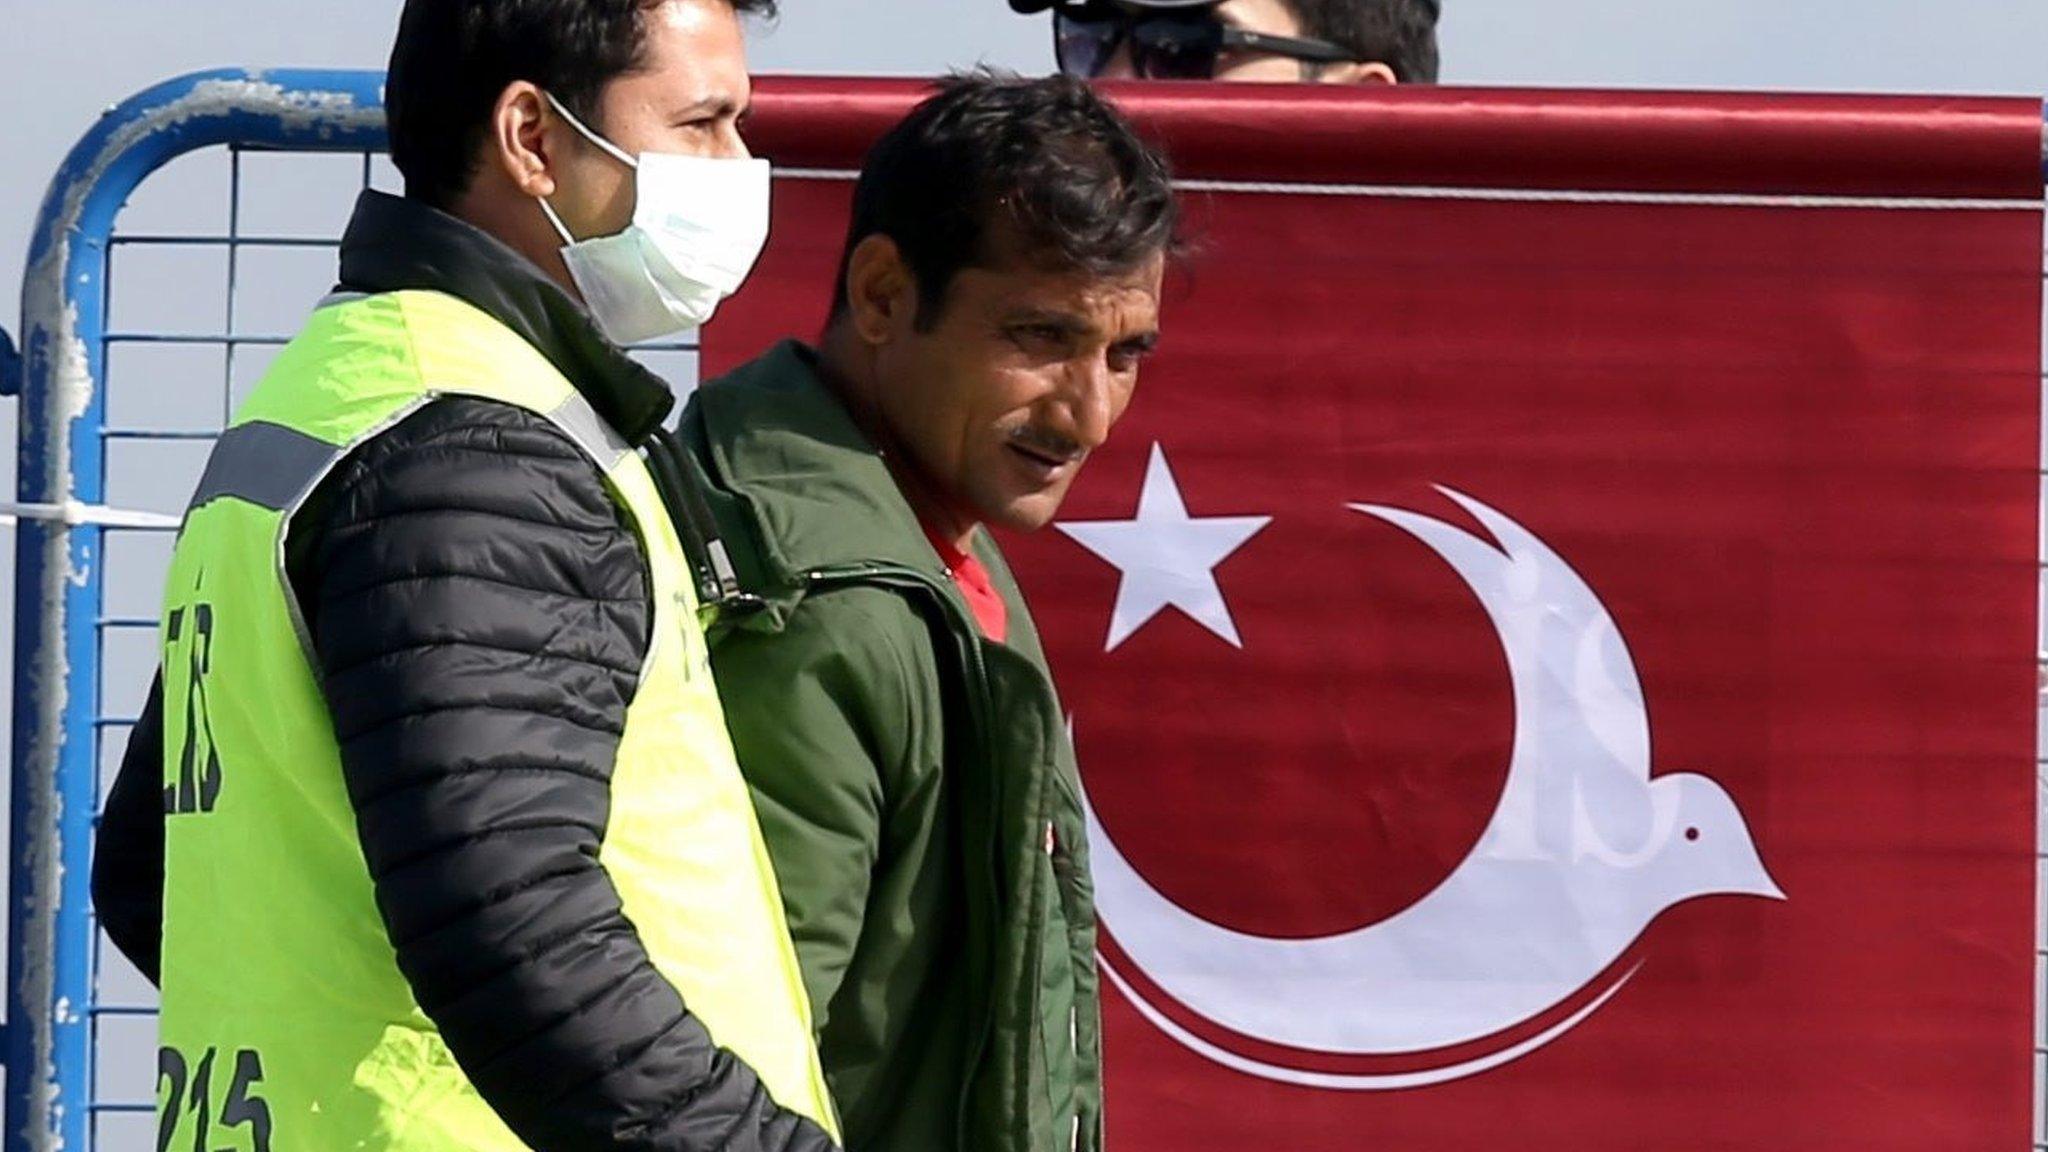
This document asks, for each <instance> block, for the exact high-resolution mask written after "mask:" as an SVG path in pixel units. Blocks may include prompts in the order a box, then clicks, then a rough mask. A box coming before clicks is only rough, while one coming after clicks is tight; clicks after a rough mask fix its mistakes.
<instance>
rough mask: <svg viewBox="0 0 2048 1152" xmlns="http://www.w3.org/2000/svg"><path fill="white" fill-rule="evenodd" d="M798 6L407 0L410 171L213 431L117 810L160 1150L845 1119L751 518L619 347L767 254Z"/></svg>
mask: <svg viewBox="0 0 2048 1152" xmlns="http://www.w3.org/2000/svg"><path fill="white" fill-rule="evenodd" d="M769 7H771V5H770V4H769V3H768V2H766V0H653V2H650V0H517V2H512V0H409V2H408V3H407V4H406V6H405V12H404V16H403V18H402V23H401V26H400V30H399V35H398V42H397V46H396V49H395V51H394V53H393V57H392V62H391V74H390V81H389V88H388V104H389V110H390V116H391V140H392V153H393V159H394V160H395V161H396V163H397V165H398V167H399V169H400V170H401V171H402V172H403V173H404V175H405V178H406V195H405V196H404V197H403V198H399V197H392V196H386V195H382V194H379V193H375V192H369V193H365V194H364V196H363V198H362V200H361V201H360V203H359V205H358V207H357V210H356V214H355V217H354V219H353V220H352V221H351V222H350V224H349V228H348V232H347V235H346V236H345V238H344V240H343V244H342V251H341V276H340V282H341V290H340V291H339V292H337V294H336V295H335V296H333V297H331V298H330V299H329V300H327V301H326V302H324V303H322V304H321V305H320V306H319V308H318V309H317V310H316V311H315V312H314V313H313V315H312V318H311V319H310V321H309V322H308V324H307V326H306V328H305V329H304V331H303V332H302V333H301V334H300V335H299V336H298V337H297V338H296V339H295V340H293V341H292V342H291V344H289V345H288V346H287V347H286V348H285V349H284V350H283V351H282V352H281V353H280V355H279V356H278V358H277V360H276V362H275V363H274V365H273V366H272V367H271V369H270V371H269V372H268V374H267V375H266V377H265V378H264V380H263V381H262V382H261V383H260V384H259V385H258V386H257V388H256V390H255V392H254V394H253V395H252V396H251V397H250V398H249V399H248V401H247V402H246V403H245V404H244V405H243V407H242V409H241V411H240V412H239V413H237V415H236V417H235V419H234V422H233V423H232V425H231V426H230V427H229V428H228V429H226V430H225V432H224V433H223V435H222V436H221V439H220V441H219V443H218V445H217V446H216V448H215V450H214V453H213V455H212V458H211V459H210V460H209V462H208V465H207V469H206V473H205V476H204V478H203V479H202V481H201V482H200V485H199V490H198V492H197V493H196V494H195V495H194V497H193V500H192V503H191V508H190V511H189V512H188V513H187V516H186V519H185V524H184V528H183V530H182V532H181V533H180V536H179V539H178V543H177V547H176V551H175V553H174V555H173V557H172V562H171V568H170V576H169V581H168V587H167V589H166V595H165V605H164V611H163V617H162V621H161V624H162V632H161V640H162V658H163V666H162V672H161V675H160V677H159V682H158V685H157V688H156V689H155V690H154V691H153V692H152V694H151V703H150V706H149V708H148V709H147V712H146V715H145V716H144V719H143V723H142V725H141V726H140V727H138V729H137V730H136V732H135V734H134V736H133V738H132V740H131V744H130V748H129V754H128V756H127V758H126V761H125V762H124V765H123V769H122V773H121V778H120V780H119V781H118V782H117V784H116V787H115V791H114V795H113V796H112V798H111V799H110V801H109V807H108V813H107V816H106V821H105V824H104V826H103V830H102V833H101V839H100V844H99V854H98V858H97V861H96V864H95V876H94V892H95V898H96V900H97V902H98V904H99V908H100V912H101V915H102V919H103V921H104V923H105V925H106V927H107V929H108V931H109V933H110V934H111V935H112V937H113V938H114V940H115V942H116V943H117V944H118V945H119V946H120V947H121V949H122V950H123V951H124V952H126V953H127V954H128V955H129V956H130V957H131V958H133V959H134V960H135V961H136V963H137V964H138V965H139V966H141V967H142V968H143V969H144V970H145V971H146V972H148V973H150V974H151V975H152V976H155V977H157V978H158V979H159V982H160V984H161V986H162V989H163V1018H162V1048H161V1051H160V1054H159V1062H158V1071H159V1077H158V1115H159V1132H160V1139H159V1144H161V1145H162V1146H166V1147H168V1146H171V1145H172V1143H173V1142H175V1143H176V1146H178V1147H184V1146H186V1145H187V1144H190V1145H191V1146H193V1147H199V1148H205V1149H222V1148H232V1149H237V1150H243V1152H269V1150H272V1149H275V1150H277V1152H343V1150H359V1149H360V1150H391V1152H458V1150H460V1152H513V1150H518V1149H529V1148H530V1149H535V1150H537V1152H579V1150H585V1149H590V1150H595V1149H606V1150H613V1149H631V1150H645V1152H657V1150H658V1152H690V1150H703V1152H713V1150H718V1152H825V1150H828V1149H832V1148H834V1147H836V1141H837V1133H836V1121H835V1118H834V1116H833V1112H832V1107H831V1104H830V1102H829V1099H828V1097H827V1094H826V1090H825V1087H824V1081H823V1078H822V1076H821V1074H820V1071H819V1066H818V1059H817V1055H816V1051H815V1049H814V1046H813V1042H812V1038H811V1022H810V1016H809V1008H808V1005H807V1002H806V1000H805V995H804V986H803V982H802V979H801V976H800V974H799V972H798V970H797V964H796V957H795V953H794V950H793V948H792V946H791V943H790V939H789V933H788V929H787V926H786V924H785V922H784V919H783V912H782V906H781V903H780V900H779V898H778V896H777V892H776V887H775V879H774V875H773V872H772V869H771V867H770V865H769V863H768V857H767V854H766V851H765V849H764V847H763V843H762V839H761V833H760V830H759V827H758V825H757V823H756V820H755V817H754V812H753V808H752V806H751V803H750V800H749V797H748V793H747V789H746V786H745V783H744V782H743V781H742V779H741V777H740V775H739V773H738V769H737V767H736V766H735V764H734V761H733V754H732V749H731V746H730V744H729V742H728V740H727V737H726V732H725V727H724V723H723V720H722V718H721V714H720V709H719V702H718V698H717V695H716V692H715V690H714V689H713V687H712V682H711V677H710V673H709V668H708V665H707V663H706V659H705V647H704V641H703V635H702V632H701V627H700V622H699V620H698V618H697V613H698V605H699V596H698V589H699V587H700V586H701V582H700V578H699V576H700V574H699V573H698V572H697V571H696V570H695V569H694V568H693V566H692V559H691V558H692V557H693V556H698V557H708V556H714V555H718V554H720V553H719V550H718V549H717V548H715V547H709V546H706V547H699V548H695V549H686V548H685V542H684V537H686V536H688V535H691V534H693V533H694V532H696V531H698V530H699V529H700V528H703V529H705V530H708V522H707V521H706V520H705V519H703V518H701V517H695V516H693V515H692V514H691V510H692V507H693V504H696V503H697V502H696V501H693V500H692V498H691V497H690V494H689V493H688V492H687V491H685V490H682V489H680V488H678V487H677V486H676V485H674V484H670V483H664V482H663V481H662V480H661V479H658V478H657V477H656V476H655V475H654V474H653V473H652V472H650V470H649V468H648V466H647V464H646V463H645V461H644V458H643V456H642V454H641V451H640V450H641V448H642V447H643V446H645V445H646V444H647V443H648V442H650V441H651V440H652V439H653V438H654V437H656V436H657V435H659V434H660V433H659V428H660V425H661V422H662V420H663V418H664V416H665V415H666V414H667V412H668V411H669V409H670V407H671V405H672V402H673V401H672V398H671V396H670V394H669V391H668V389H667V388H666V387H665V386H664V385H663V384H662V383H661V382H660V381H659V380H658V379H656V378H655V377H653V376H652V375H650V374H649V373H648V372H646V371H645V370H644V369H642V368H641V367H639V366H638V365H637V364H635V363H634V362H633V361H632V360H631V359H629V358H628V357H627V356H626V355H625V353H623V352H622V351H621V350H620V345H622V344H626V343H630V342H634V341H638V340H642V339H647V338H650V337H654V336H659V335H663V334H668V333H673V332H676V331H679V330H681V329H684V328H687V327H691V326H694V325H696V324H698V323H701V322H702V321H703V320H705V319H706V318H708V316H709V315H710V313H711V311H712V309H713V308H715V307H716V305H717V304H718V302H719V301H720V300H721V299H722V298H723V297H724V296H726V295H727V294H729V293H730V292H732V291H733V290H734V289H735V288H736V287H737V286H738V283H739V281H740V280H741V279H743V278H744V276H745V275H746V272H747V269H748V268H749V267H750V266H751V264H752V262H753V260H754V258H755V256H756V255H757V254H758V252H759V250H760V247H761V244H762V241H763V239H764V238H765V234H766V228H767V186H768V176H767V171H766V168H765V165H763V164H761V163H759V162H755V161H751V160H749V159H747V158H746V150H745V146H744V144H742V142H741V141H740V138H739V135H738V132H737V124H738V121H739V117H740V116H741V115H742V114H743V113H744V112H745V110H746V106H747V102H748V93H749V89H748V83H747V77H746V68H745V56H744V46H743V41H742V35H741V16H742V14H743V13H751V12H759V11H764V10H766V9H767V8H769ZM678 525H679V526H680V527H678ZM696 543H699V544H705V543H707V542H705V541H697V542H696ZM711 575H712V576H715V574H711ZM707 578H709V577H708V576H707Z"/></svg>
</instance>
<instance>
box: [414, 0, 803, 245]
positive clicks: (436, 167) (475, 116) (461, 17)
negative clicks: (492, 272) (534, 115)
mask: <svg viewBox="0 0 2048 1152" xmlns="http://www.w3.org/2000/svg"><path fill="white" fill-rule="evenodd" d="M726 2H727V3H729V4H731V5H732V7H733V8H734V9H735V10H737V11H739V12H742V13H746V14H749V15H760V16H772V15H774V14H775V0H726ZM661 3H662V0H406V4H405V12H404V14H403V15H402V16H400V17H399V21H398V39H397V41H396V43H394V44H393V46H392V49H391V69H390V74H389V75H388V76H387V77H386V79H385V87H384V108H385V114H386V116H387V117H388V118H389V120H390V124H391V160H392V163H394V164H396V165H397V166H398V170H399V171H400V172H402V173H404V174H405V193H406V195H407V196H409V197H411V198H413V199H415V200H419V201H423V202H424V203H427V204H429V205H432V206H433V207H436V208H447V207H449V206H450V205H451V204H453V203H454V202H455V199H456V198H457V197H459V196H461V195H462V193H463V192H464V191H465V190H466V189H467V188H468V187H469V181H470V177H471V176H472V175H473V174H474V172H475V169H476V161H477V155H478V153H479V152H480V151H481V150H482V148H483V143H484V140H485V138H486V137H487V136H488V135H489V130H490V118H491V109H492V108H494V107H496V106H497V102H498V97H499V95H501V94H502V93H503V92H504V91H505V88H506V86H507V85H509V84H511V83H513V82H514V81H517V80H527V81H531V82H533V83H535V84H538V85H540V86H541V87H542V88H544V89H546V90H547V91H548V92H549V93H550V94H551V95H553V96H554V98H555V99H557V100H560V101H561V102H562V104H563V105H564V106H566V107H567V108H568V109H569V111H570V112H572V113H574V114H575V115H576V117H577V118H578V119H580V120H582V121H583V122H584V123H585V124H589V125H591V126H592V128H593V130H595V131H598V132H602V131H604V128H603V125H602V124H601V123H600V119H601V118H600V117H599V115H598V97H599V95H600V94H601V93H603V91H604V89H605V85H607V84H609V83H611V82H612V81H613V80H615V79H617V78H618V77H620V76H623V75H626V74H627V73H630V72H632V71H634V70H635V69H637V68H639V67H641V66H642V64H643V63H644V61H645V54H646V50H647V21H646V14H647V10H648V9H650V8H657V7H659V6H660V4H661Z"/></svg>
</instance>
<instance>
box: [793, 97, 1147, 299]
mask: <svg viewBox="0 0 2048 1152" xmlns="http://www.w3.org/2000/svg"><path fill="white" fill-rule="evenodd" d="M938 89H939V91H938V94H937V95H935V96H932V97H930V98H929V99H927V100H925V101H924V102H923V103H921V104H919V105H918V106H917V107H916V108H914V109H912V110H911V112H910V115H909V116H907V117H905V118H904V120H903V121H902V122H901V123H900V124H898V125H896V127H894V128H892V129H890V130H889V132H888V134H886V135H884V136H883V137H882V139H881V140H880V141H879V142H877V143H876V144H875V146H874V148H873V149H872V150H870V151H869V152H868V156H867V160H866V162H865V163H864V164H863V165H862V167H861V175H860V183H859V184H858V185H857V186H856V187H855V189H854V193H853V223H852V227H851V228H850V229H849V230H848V232H847V237H846V251H845V253H844V255H843V256H842V257H841V259H840V265H839V284H838V289H837V293H836V295H835V297H834V299H833V303H832V319H833V321H834V322H837V321H838V320H839V319H840V318H841V317H843V316H844V315H845V314H846V312H847V307H848V299H847V291H846V276H847V273H848V271H849V270H850V267H851V263H852V259H853V251H854V249H855V248H856V247H858V246H859V245H860V243H861V242H862V241H863V240H866V239H867V238H868V237H870V236H877V235H880V236H887V237H888V238H889V239H891V240H893V241H895V242H896V247H897V248H898V250H900V251H901V252H902V254H903V259H904V262H905V263H906V264H907V265H909V267H910V270H911V272H912V274H913V275H915V276H916V277H917V288H918V315H917V322H918V324H919V326H920V327H924V328H929V327H930V326H931V325H933V324H935V323H937V321H938V315H939V313H940V311H941V310H942V309H943V307H944V304H945V299H946V293H947V291H948V290H949V289H950V288H951V287H952V283H953V278H954V277H955V276H956V275H957V274H958V273H959V272H960V271H961V270H962V269H965V268H970V267H995V266H997V264H998V263H999V262H1000V261H1001V260H1002V259H1003V258H1004V257H1005V256H1006V255H1010V254H1021V255H1023V256H1024V257H1025V258H1027V259H1028V260H1030V261H1032V262H1033V263H1034V264H1036V265H1038V266H1041V267H1049V268H1057V269H1062V270H1065V269H1074V270H1080V271H1086V272H1090V273H1094V274H1098V275H1115V274H1119V273H1125V272H1131V271H1134V270H1136V269H1138V268H1141V267H1143V266H1144V265H1145V263H1146V262H1147V261H1149V260H1151V259H1152V258H1153V257H1155V256H1160V255H1165V254H1170V253H1171V252H1172V251H1173V250H1174V249H1175V247H1176V245H1177V243H1178V229H1179V226H1180V207H1179V204H1178V202H1177V201H1176V200H1175V199H1174V193H1173V181H1172V176H1171V174H1170V173H1169V172H1168V170H1167V164H1166V158H1165V157H1164V156H1162V155H1161V154H1160V153H1159V152H1158V151H1157V150H1155V149H1154V148H1152V147H1151V146H1150V145H1148V144H1147V143H1146V142H1145V141H1144V140H1143V139H1141V138H1140V137H1139V136H1138V133H1137V130H1136V129H1135V128H1133V127H1132V126H1131V123H1130V121H1128V120H1126V119H1125V118H1124V116H1123V115H1122V114H1121V113H1120V112H1118V111H1117V110H1116V109H1115V108H1114V107H1112V106H1111V105H1110V104H1109V102H1108V101H1106V100H1104V99H1103V98H1102V97H1101V96H1099V95H1097V94H1096V93H1095V92H1094V91H1093V90H1092V89H1090V88H1089V87H1088V85H1087V84H1085V83H1083V82H1082V81H1080V80H1076V79H1074V78H1073V77H1071V76H1057V75H1055V76H1048V77H1045V78H1043V79H1034V80H1025V79H1021V78H1019V77H1016V76H1012V75H1008V74H1004V73H998V72H993V71H988V70H979V71H975V72H970V73H962V74H957V75H954V76H951V77H949V78H947V79H945V80H942V81H940V82H939V84H938ZM998 244H1002V245H1005V247H1004V248H998V247H997V245H998ZM1017 246H1021V247H1017Z"/></svg>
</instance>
